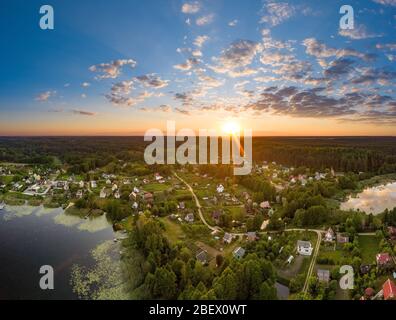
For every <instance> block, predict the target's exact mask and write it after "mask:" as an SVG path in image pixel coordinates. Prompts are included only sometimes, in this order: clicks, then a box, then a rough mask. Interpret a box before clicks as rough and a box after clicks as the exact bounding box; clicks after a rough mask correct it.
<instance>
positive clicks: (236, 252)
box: [232, 247, 245, 260]
mask: <svg viewBox="0 0 396 320" xmlns="http://www.w3.org/2000/svg"><path fill="white" fill-rule="evenodd" d="M232 254H233V256H234V258H236V259H238V260H240V259H242V258H243V256H244V255H245V249H243V248H241V247H238V248H236V249H235V250H234V251H233V253H232Z"/></svg>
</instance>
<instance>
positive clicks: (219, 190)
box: [216, 184, 224, 193]
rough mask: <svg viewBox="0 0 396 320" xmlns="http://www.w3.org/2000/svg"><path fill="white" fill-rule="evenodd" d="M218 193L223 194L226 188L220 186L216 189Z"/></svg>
mask: <svg viewBox="0 0 396 320" xmlns="http://www.w3.org/2000/svg"><path fill="white" fill-rule="evenodd" d="M216 190H217V193H223V192H224V186H223V185H222V184H219V185H218V186H217V188H216Z"/></svg>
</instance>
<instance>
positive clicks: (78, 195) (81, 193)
mask: <svg viewBox="0 0 396 320" xmlns="http://www.w3.org/2000/svg"><path fill="white" fill-rule="evenodd" d="M82 196H83V192H82V190H77V193H76V198H77V199H81V198H82Z"/></svg>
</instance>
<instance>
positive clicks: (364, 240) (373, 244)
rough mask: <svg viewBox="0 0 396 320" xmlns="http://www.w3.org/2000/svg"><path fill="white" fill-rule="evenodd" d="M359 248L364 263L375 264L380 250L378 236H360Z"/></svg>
mask: <svg viewBox="0 0 396 320" xmlns="http://www.w3.org/2000/svg"><path fill="white" fill-rule="evenodd" d="M359 247H360V251H361V254H362V263H364V264H370V263H374V262H375V255H376V254H377V253H378V250H379V240H378V238H377V237H376V236H359Z"/></svg>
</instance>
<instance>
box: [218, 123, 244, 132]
mask: <svg viewBox="0 0 396 320" xmlns="http://www.w3.org/2000/svg"><path fill="white" fill-rule="evenodd" d="M222 130H223V132H224V133H226V134H229V135H235V134H238V133H239V132H240V131H241V127H240V126H239V124H238V123H235V122H226V123H225V124H224V125H223V127H222Z"/></svg>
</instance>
